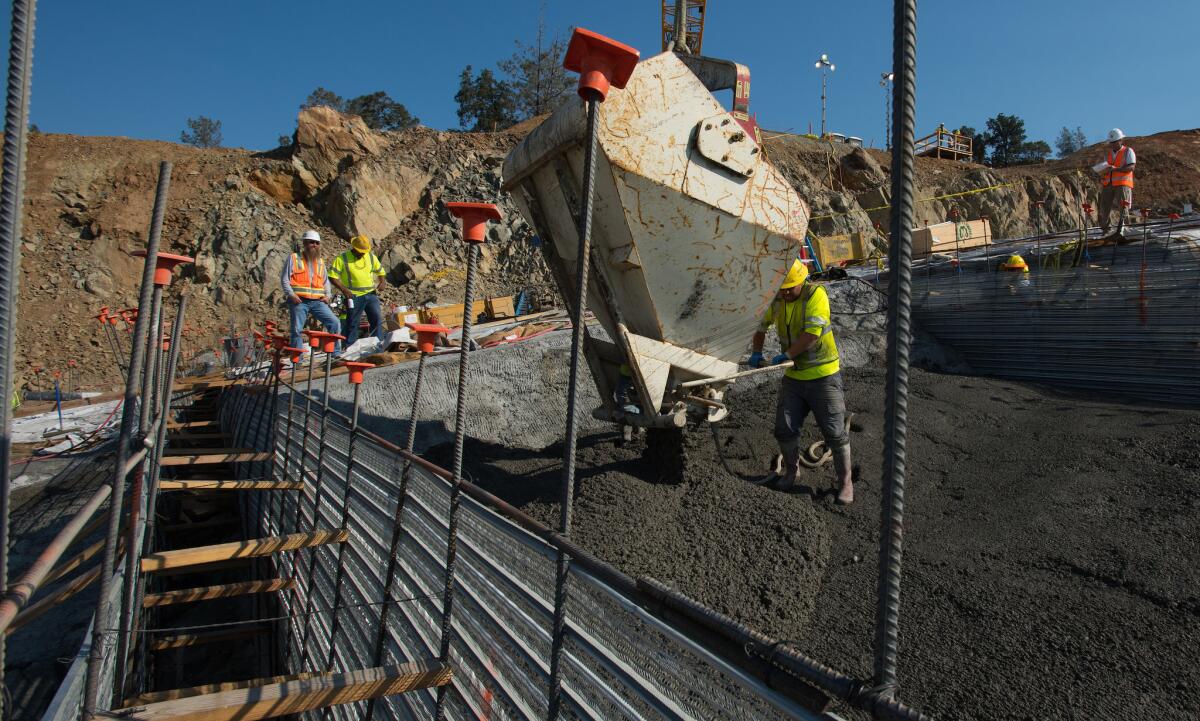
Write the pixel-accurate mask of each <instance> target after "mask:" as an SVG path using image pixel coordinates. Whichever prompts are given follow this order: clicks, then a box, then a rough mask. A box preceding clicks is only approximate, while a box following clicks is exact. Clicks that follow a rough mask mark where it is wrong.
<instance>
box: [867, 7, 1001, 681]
mask: <svg viewBox="0 0 1200 721" xmlns="http://www.w3.org/2000/svg"><path fill="white" fill-rule="evenodd" d="M894 7H895V17H894V21H893V22H894V27H893V32H894V35H893V44H892V65H893V69H892V72H893V73H894V74H895V79H896V80H895V82H896V103H895V108H896V112H895V113H894V115H893V118H892V126H893V128H894V131H893V135H894V137H895V138H896V144H895V147H894V148H893V149H892V218H891V221H892V225H891V242H890V243H889V245H888V263H889V265H890V267H891V282H890V283H889V285H888V315H887V344H888V345H887V382H886V390H885V393H886V397H885V401H884V402H885V406H884V450H883V476H882V478H883V489H882V492H881V503H880V506H881V508H880V543H879V587H878V599H877V600H878V605H877V608H876V627H875V669H874V670H875V678H874V683H875V688H874V693H875V694H876V696H877V697H878V698H881V699H891V698H893V697H894V696H895V693H896V689H897V677H896V661H897V655H898V647H899V636H900V576H901V568H902V562H903V557H904V481H905V457H906V442H907V436H908V359H909V350H910V348H911V345H912V325H911V308H912V227H913V183H914V171H913V162H914V161H913V125H914V122H915V116H916V83H917V79H916V65H917V4H916V0H895V6H894ZM988 257H989V258H990V256H988Z"/></svg>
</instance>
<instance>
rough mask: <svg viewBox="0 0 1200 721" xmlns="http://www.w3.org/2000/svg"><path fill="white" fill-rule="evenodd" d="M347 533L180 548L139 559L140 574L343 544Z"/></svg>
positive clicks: (306, 534)
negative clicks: (140, 565)
mask: <svg viewBox="0 0 1200 721" xmlns="http://www.w3.org/2000/svg"><path fill="white" fill-rule="evenodd" d="M349 538H350V533H349V531H347V530H346V529H344V528H338V529H334V530H332V531H313V532H312V533H292V534H289V535H287V536H271V537H268V538H254V539H251V540H249V541H233V542H231V543H218V544H215V545H212V546H196V547H195V548H181V549H179V550H175V551H159V552H158V553H151V554H148V555H146V556H143V557H142V572H143V573H152V572H154V571H164V570H167V569H171V568H183V567H186V566H195V565H198V564H202V563H213V562H215V561H228V560H230V559H234V558H254V557H256V556H270V555H271V554H273V553H279V552H280V551H293V550H295V549H297V548H311V547H312V546H324V545H328V544H331V543H345V542H346V540H347V539H349Z"/></svg>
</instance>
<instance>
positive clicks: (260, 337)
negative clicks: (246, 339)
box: [254, 331, 263, 343]
mask: <svg viewBox="0 0 1200 721" xmlns="http://www.w3.org/2000/svg"><path fill="white" fill-rule="evenodd" d="M254 340H256V341H258V342H259V343H262V342H263V334H262V333H259V332H258V331H254Z"/></svg>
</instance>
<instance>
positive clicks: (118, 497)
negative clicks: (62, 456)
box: [83, 160, 171, 721]
mask: <svg viewBox="0 0 1200 721" xmlns="http://www.w3.org/2000/svg"><path fill="white" fill-rule="evenodd" d="M170 185H171V163H170V162H168V161H165V160H164V161H163V162H162V163H160V164H159V166H158V188H157V190H156V191H155V194H154V211H153V214H152V215H151V219H150V233H149V236H148V239H147V241H146V264H145V266H144V267H143V268H142V285H141V292H140V294H139V300H138V307H139V308H149V307H150V303H151V296H152V295H153V289H154V266H155V262H156V261H157V258H158V243H159V238H160V237H161V235H162V223H163V215H164V213H165V212H166V206H167V189H168V188H169V187H170ZM149 315H150V314H149V313H145V312H139V313H138V319H137V322H136V323H135V324H134V332H133V336H134V337H133V347H132V349H131V352H130V359H129V372H128V374H127V377H126V381H125V398H124V401H123V403H122V406H123V408H122V413H121V431H120V439H119V441H118V443H117V458H116V465H115V471H114V473H113V481H112V484H113V486H112V497H111V499H110V500H109V502H108V507H109V514H108V531H107V537H106V539H105V542H104V557H103V560H102V561H101V564H100V591H99V600H98V601H97V604H96V622H95V624H94V625H93V628H92V647H91V651H90V653H89V654H88V669H87V678H86V681H85V683H84V695H83V721H90V720H91V719H92V718H93V717H94V716H95V715H96V711H97V710H99V709H97V708H96V703H97V700H98V698H99V694H100V664H101V663H102V662H103V660H104V655H105V649H106V646H107V640H108V638H107V637H108V630H107V629H106V628H105V624H106V623H107V622H108V608H109V595H110V594H111V591H110V590H109V589H110V588H111V585H112V575H113V569H114V567H115V565H116V555H117V536H118V534H119V530H120V526H121V505H122V501H123V498H124V494H125V478H124V476H123V475H122V474H121V469H122V468H124V467H125V464H126V462H127V461H128V459H129V455H130V453H129V452H130V446H129V438H130V436H131V435H132V434H133V423H134V418H135V416H134V414H135V413H137V407H136V403H137V381H138V378H139V377H140V376H141V374H142V361H143V356H144V353H145V340H146V333H147V332H148V331H149V324H150V320H151V319H150V318H149Z"/></svg>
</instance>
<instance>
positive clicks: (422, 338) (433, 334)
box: [404, 323, 450, 353]
mask: <svg viewBox="0 0 1200 721" xmlns="http://www.w3.org/2000/svg"><path fill="white" fill-rule="evenodd" d="M404 325H406V326H408V328H409V330H411V331H412V332H414V333H416V334H417V350H419V351H421V352H422V353H432V352H433V348H434V346H435V345H437V337H438V335H440V334H442V333H449V332H450V329H449V328H447V327H446V326H444V325H438V324H436V323H405V324H404Z"/></svg>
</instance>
